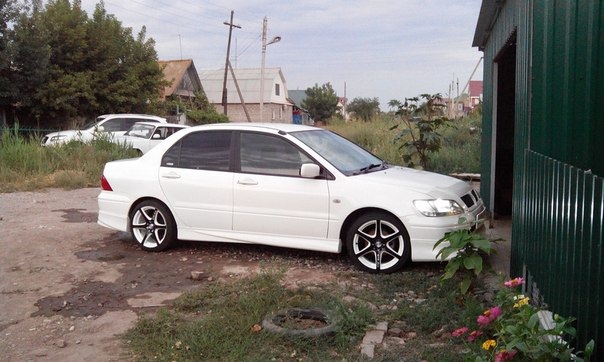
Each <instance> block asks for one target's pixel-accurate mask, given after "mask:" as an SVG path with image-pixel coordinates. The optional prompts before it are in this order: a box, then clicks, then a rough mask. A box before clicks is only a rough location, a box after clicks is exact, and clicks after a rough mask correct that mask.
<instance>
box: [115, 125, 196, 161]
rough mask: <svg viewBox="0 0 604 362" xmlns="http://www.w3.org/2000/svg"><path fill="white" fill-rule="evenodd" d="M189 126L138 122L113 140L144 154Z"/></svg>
mask: <svg viewBox="0 0 604 362" xmlns="http://www.w3.org/2000/svg"><path fill="white" fill-rule="evenodd" d="M188 127H189V126H185V125H183V124H173V123H157V122H136V123H135V124H134V125H133V126H132V127H130V129H129V130H128V131H126V133H124V135H123V136H117V137H115V138H114V139H113V142H115V143H119V144H123V145H126V146H129V147H132V148H133V149H135V150H137V151H138V152H139V154H141V155H142V154H145V153H147V151H149V150H150V149H152V148H153V147H155V146H157V145H158V144H159V143H160V142H161V141H163V140H165V139H166V138H168V137H169V136H171V135H173V134H174V133H176V132H178V131H180V130H182V129H185V128H188Z"/></svg>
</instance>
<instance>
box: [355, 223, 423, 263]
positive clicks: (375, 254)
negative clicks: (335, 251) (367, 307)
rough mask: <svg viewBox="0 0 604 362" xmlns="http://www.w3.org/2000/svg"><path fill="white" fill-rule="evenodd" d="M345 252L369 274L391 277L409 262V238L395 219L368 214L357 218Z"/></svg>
mask: <svg viewBox="0 0 604 362" xmlns="http://www.w3.org/2000/svg"><path fill="white" fill-rule="evenodd" d="M346 249H347V251H348V256H349V257H350V259H351V260H352V262H353V263H354V264H355V265H356V266H357V267H359V268H360V269H361V270H364V271H367V272H370V273H392V272H395V271H397V270H399V269H400V268H402V267H403V266H404V265H405V264H406V263H407V262H408V261H409V259H410V255H411V246H410V243H409V235H408V233H407V230H406V229H405V227H404V226H403V224H402V223H401V222H400V220H398V219H397V218H396V217H394V216H392V215H390V214H388V213H385V212H369V213H366V214H363V215H361V216H360V217H358V218H357V219H356V220H355V221H354V222H353V223H352V224H351V225H350V229H349V232H348V233H347V235H346Z"/></svg>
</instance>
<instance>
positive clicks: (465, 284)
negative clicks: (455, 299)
mask: <svg viewBox="0 0 604 362" xmlns="http://www.w3.org/2000/svg"><path fill="white" fill-rule="evenodd" d="M470 284H472V279H470V278H464V279H463V280H462V281H461V282H459V290H460V291H461V294H466V293H467V292H468V289H470Z"/></svg>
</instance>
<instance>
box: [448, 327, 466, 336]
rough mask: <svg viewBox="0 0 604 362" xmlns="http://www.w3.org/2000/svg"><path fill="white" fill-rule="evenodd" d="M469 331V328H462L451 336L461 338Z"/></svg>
mask: <svg viewBox="0 0 604 362" xmlns="http://www.w3.org/2000/svg"><path fill="white" fill-rule="evenodd" d="M467 331H468V327H461V328H458V329H456V330H454V331H453V333H451V335H452V336H453V337H461V336H462V335H464V334H465V333H466V332H467Z"/></svg>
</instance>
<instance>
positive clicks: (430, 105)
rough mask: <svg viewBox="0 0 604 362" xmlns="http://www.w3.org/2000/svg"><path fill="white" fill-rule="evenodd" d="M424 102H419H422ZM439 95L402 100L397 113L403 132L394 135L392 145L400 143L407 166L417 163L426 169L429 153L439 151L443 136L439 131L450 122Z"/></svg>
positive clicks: (394, 127) (422, 95)
mask: <svg viewBox="0 0 604 362" xmlns="http://www.w3.org/2000/svg"><path fill="white" fill-rule="evenodd" d="M422 99H423V100H424V102H423V103H420V102H421V100H422ZM441 100H442V98H441V96H440V94H434V95H430V94H421V95H420V96H419V97H414V98H405V102H403V103H401V105H400V106H399V109H398V111H397V112H396V114H397V115H398V116H400V120H401V122H402V124H397V125H395V126H393V127H392V128H391V130H394V129H396V128H398V127H399V126H402V129H401V130H399V132H398V133H397V134H396V136H395V139H394V140H395V142H402V144H401V146H400V147H399V149H401V150H402V151H403V154H402V158H403V161H404V162H405V164H406V165H407V166H409V167H415V165H416V162H419V165H420V166H421V167H422V168H423V169H424V170H426V169H428V161H429V154H430V153H434V152H438V150H440V147H441V139H442V136H441V135H440V134H439V133H438V129H439V128H441V127H443V126H446V125H447V124H448V122H449V121H450V120H449V119H448V118H446V117H444V115H443V111H442V107H443V105H442V104H441V102H440V101H441Z"/></svg>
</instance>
